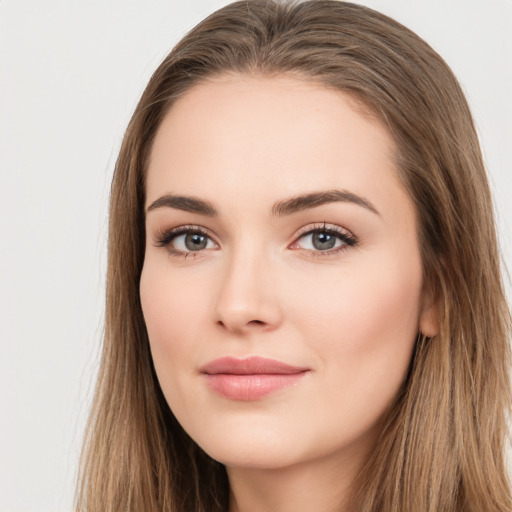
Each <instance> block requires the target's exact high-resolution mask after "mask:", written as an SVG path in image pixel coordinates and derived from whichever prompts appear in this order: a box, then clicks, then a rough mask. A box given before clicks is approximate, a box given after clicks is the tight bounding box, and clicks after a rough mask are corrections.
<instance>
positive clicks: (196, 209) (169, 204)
mask: <svg viewBox="0 0 512 512" xmlns="http://www.w3.org/2000/svg"><path fill="white" fill-rule="evenodd" d="M163 207H166V208H174V209H176V210H183V211H185V212H192V213H199V214H201V215H207V216H208V217H216V216H217V215H218V212H217V210H216V209H215V207H214V206H213V205H212V204H211V203H209V202H208V201H203V200H202V199H198V198H197V197H190V196H177V195H173V194H166V195H165V196H162V197H160V198H158V199H157V200H156V201H153V202H152V203H151V204H150V205H149V206H148V208H147V210H146V213H148V212H150V211H152V210H156V209H157V208H163Z"/></svg>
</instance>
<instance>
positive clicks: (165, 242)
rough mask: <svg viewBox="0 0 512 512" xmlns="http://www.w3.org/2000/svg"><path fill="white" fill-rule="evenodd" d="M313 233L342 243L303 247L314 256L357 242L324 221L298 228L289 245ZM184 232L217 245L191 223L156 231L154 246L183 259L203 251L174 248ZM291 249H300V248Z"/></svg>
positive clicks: (332, 254)
mask: <svg viewBox="0 0 512 512" xmlns="http://www.w3.org/2000/svg"><path fill="white" fill-rule="evenodd" d="M315 233H325V234H328V235H333V236H335V237H336V238H338V240H341V242H342V244H341V245H340V246H338V247H337V248H334V249H329V250H326V251H321V250H310V249H304V250H305V251H307V252H308V253H310V255H311V256H313V257H316V258H319V257H329V256H334V255H336V254H338V253H340V252H342V251H345V250H346V249H347V248H348V247H354V246H356V245H357V244H358V240H357V239H356V237H354V235H352V234H351V233H350V232H349V231H346V230H344V229H342V228H340V227H339V226H336V225H332V224H327V223H325V222H324V223H323V224H320V225H314V226H313V227H311V226H307V227H304V228H302V229H301V230H299V232H298V233H297V235H296V237H295V241H294V242H293V243H292V244H291V246H294V245H296V244H297V243H298V241H299V240H300V239H304V238H305V237H306V236H308V235H313V234H315ZM184 234H198V235H201V236H204V237H206V238H208V239H210V240H211V241H213V242H214V243H215V245H216V246H217V247H218V244H217V242H215V240H214V239H213V238H212V236H211V235H210V234H209V233H208V232H207V231H205V230H204V229H203V228H201V227H200V226H191V225H185V226H179V227H177V228H174V229H169V230H164V231H162V232H160V233H158V234H157V235H156V237H155V246H156V247H165V248H166V249H167V251H168V252H169V254H170V255H171V256H176V257H184V258H185V259H186V258H187V257H188V256H191V257H192V258H195V257H196V256H198V255H199V253H200V252H203V251H204V249H203V250H199V251H180V250H179V249H176V248H174V247H172V245H171V242H172V241H173V240H175V239H176V238H177V237H178V236H180V235H184ZM292 250H300V248H296V249H292Z"/></svg>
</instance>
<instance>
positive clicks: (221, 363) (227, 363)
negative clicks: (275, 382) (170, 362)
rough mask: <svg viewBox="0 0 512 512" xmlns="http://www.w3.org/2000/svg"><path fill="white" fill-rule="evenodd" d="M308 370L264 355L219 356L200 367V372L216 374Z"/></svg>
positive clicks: (288, 373) (275, 372)
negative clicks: (243, 357) (243, 356)
mask: <svg viewBox="0 0 512 512" xmlns="http://www.w3.org/2000/svg"><path fill="white" fill-rule="evenodd" d="M307 370H309V368H304V367H300V366H292V365H289V364H286V363H283V362H282V361H277V360H275V359H267V358H265V357H258V356H253V357H248V358H245V359H237V358H236V357H221V358H220V359H215V360H213V361H210V362H209V363H207V364H205V365H204V366H202V367H201V368H200V372H201V373H206V374H208V375H216V374H220V373H224V374H232V375H263V374H274V375H276V374H277V375H290V374H293V373H301V372H305V371H307Z"/></svg>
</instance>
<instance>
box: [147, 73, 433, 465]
mask: <svg viewBox="0 0 512 512" xmlns="http://www.w3.org/2000/svg"><path fill="white" fill-rule="evenodd" d="M393 152H394V145H393V141H392V139H391V137H390V135H389V134H388V132H387V131H386V129H384V127H383V126H382V125H381V124H380V123H379V122H377V121H376V120H375V119H374V118H372V117H371V116H369V115H368V114H364V113H363V111H362V110H361V109H358V108H357V107H356V106H355V104H354V102H353V101H352V100H351V99H350V97H348V96H346V95H344V94H341V93H339V92H334V91H332V90H328V89H326V88H323V87H321V86H319V85H316V84H313V83H308V82H304V81H299V80H298V79H294V78H286V77H275V78H265V77H250V76H234V75H231V76H229V77H221V78H218V79H216V80H215V81H211V82H208V83H204V84H201V85H198V86H196V87H195V88H193V89H191V90H190V91H189V92H187V93H186V94H185V95H184V96H183V97H181V99H179V100H178V101H177V102H176V103H175V104H174V106H173V107H172V108H171V110H170V111H169V113H168V114H167V116H166V117H165V119H164V121H163V123H162V125H161V126H160V128H159V130H158V132H157V135H156V139H155V141H154V146H153V149H152V154H151V160H150V163H149V168H148V176H147V201H146V211H147V216H146V230H147V246H146V254H145V261H144V268H143V272H142V277H141V283H140V293H141V300H142V308H143V312H144V318H145V321H146V325H147V330H148V334H149V340H150V345H151V352H152V355H153V359H154V364H155V368H156V372H157V375H158V379H159V382H160V385H161V387H162V390H163V393H164V395H165V397H166V399H167V402H168V404H169V406H170V407H171V409H172V411H173V413H174V414H175V416H176V418H177V419H178V421H179V422H180V423H181V424H182V426H183V427H184V429H185V430H186V431H187V432H188V433H189V434H190V436H191V437H192V438H193V439H194V440H195V441H196V442H197V443H198V444H199V445H200V446H201V447H202V448H203V449H204V450H205V451H206V452H207V453H208V454H210V455H211V456H212V457H213V458H215V459H217V460H219V461H221V462H223V463H224V464H226V465H227V466H228V467H252V468H280V467H286V466H289V465H291V464H296V463H300V462H308V461H317V460H319V459H323V458H332V457H334V460H339V461H344V460H348V459H347V458H350V457H354V456H360V455H361V454H362V453H365V451H366V450H367V449H368V448H369V446H370V444H371V443H372V441H373V439H374V437H375V433H376V430H378V425H379V419H380V418H381V417H382V415H383V413H384V411H385V410H386V408H387V407H388V406H389V404H390V402H391V401H392V400H393V398H394V397H395V395H396V393H397V391H398V389H399V388H400V385H401V384H402V382H403V380H404V378H405V375H406V372H407V368H408V365H409V361H410V359H411V354H412V350H413V345H414V343H415V340H416V337H417V334H418V332H419V330H420V329H421V328H423V329H424V330H425V331H428V330H429V329H430V328H431V323H429V318H430V316H429V310H428V308H426V307H425V306H424V304H423V300H422V270H421V261H420V254H419V249H418V241H417V237H416V224H415V214H414V211H413V206H412V203H411V200H410V198H409V197H408V195H407V193H406V192H405V191H404V189H403V188H402V186H401V184H400V182H399V181H398V179H397V176H396V174H397V172H396V168H395V166H394V163H393ZM357 454H359V455H357Z"/></svg>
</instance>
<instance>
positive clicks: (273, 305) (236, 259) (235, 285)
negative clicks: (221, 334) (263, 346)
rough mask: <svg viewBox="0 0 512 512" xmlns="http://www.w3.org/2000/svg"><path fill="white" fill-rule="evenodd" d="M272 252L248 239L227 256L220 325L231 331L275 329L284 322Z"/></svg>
mask: <svg viewBox="0 0 512 512" xmlns="http://www.w3.org/2000/svg"><path fill="white" fill-rule="evenodd" d="M271 275H272V269H271V262H270V258H269V254H268V251H266V250H265V247H263V246H262V243H261V242H257V241H256V240H255V239H252V238H251V237H245V240H241V241H240V242H239V243H238V244H236V245H234V246H233V247H232V249H231V251H230V252H229V254H227V255H226V259H225V262H224V268H223V272H222V275H221V276H220V285H219V292H218V296H217V303H216V312H215V313H216V316H217V322H218V323H220V324H222V325H223V326H224V327H225V328H227V329H228V330H245V329H250V328H256V327H258V328H261V327H264V326H266V327H267V328H269V327H275V326H276V325H277V324H278V323H279V322H280V319H281V310H280V307H279V304H278V301H277V295H276V289H275V287H274V286H272V282H271Z"/></svg>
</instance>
